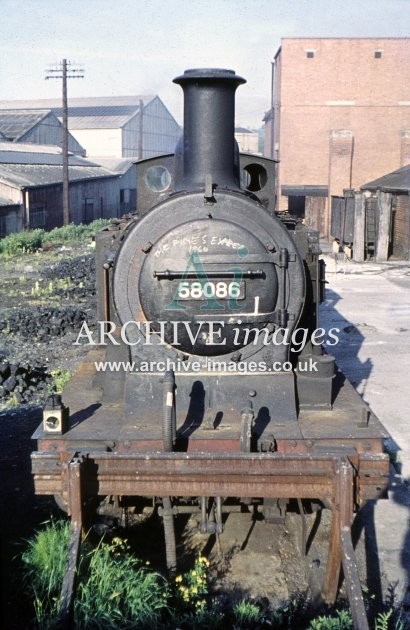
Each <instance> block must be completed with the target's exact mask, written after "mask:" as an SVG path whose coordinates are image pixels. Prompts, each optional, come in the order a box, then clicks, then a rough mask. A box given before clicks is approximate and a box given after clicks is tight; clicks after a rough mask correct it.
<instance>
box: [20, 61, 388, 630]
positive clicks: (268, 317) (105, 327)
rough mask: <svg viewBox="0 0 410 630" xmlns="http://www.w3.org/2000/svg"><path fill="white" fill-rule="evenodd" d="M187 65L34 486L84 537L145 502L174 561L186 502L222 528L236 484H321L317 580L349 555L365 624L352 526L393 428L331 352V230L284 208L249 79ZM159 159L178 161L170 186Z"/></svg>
mask: <svg viewBox="0 0 410 630" xmlns="http://www.w3.org/2000/svg"><path fill="white" fill-rule="evenodd" d="M175 82H176V83H177V84H179V85H180V86H181V87H182V89H183V91H184V132H183V137H182V138H181V141H180V142H179V143H178V145H177V147H176V150H175V155H174V156H173V158H172V160H173V166H171V158H170V156H159V157H156V158H151V159H149V160H142V161H139V162H138V163H137V176H138V182H139V189H138V204H139V214H138V213H137V214H135V215H131V216H126V217H124V218H123V219H122V220H119V221H118V220H117V221H115V222H114V223H113V224H112V225H110V226H108V227H106V228H104V229H103V230H102V231H101V232H99V233H98V234H97V237H96V270H97V302H98V304H97V309H98V312H97V321H98V326H97V333H94V332H92V331H91V330H90V329H89V327H88V325H87V324H86V323H84V324H83V328H82V330H81V332H80V334H79V336H78V339H77V341H76V343H77V344H80V343H88V344H89V345H90V346H91V348H90V352H89V355H88V357H87V359H86V360H85V361H84V363H83V364H82V365H81V366H80V368H79V369H78V371H77V373H76V374H75V375H74V377H73V378H72V380H71V381H70V383H69V385H68V386H67V388H66V390H65V391H64V393H63V401H64V405H65V408H67V407H68V408H69V410H70V417H69V422H67V423H66V425H63V423H59V424H58V425H56V426H57V428H56V429H54V431H53V432H51V431H49V430H48V428H47V426H48V425H47V423H43V424H42V425H41V426H40V427H39V429H38V430H37V432H36V433H35V435H34V437H35V438H36V439H37V444H38V450H37V451H36V452H35V453H33V456H32V469H33V474H34V483H35V489H36V492H37V493H39V494H41V493H46V494H53V495H56V496H57V498H58V502H59V504H60V505H65V506H66V508H67V509H68V511H69V512H70V514H71V515H72V523H73V541H75V540H79V535H78V528H79V527H81V526H82V525H83V523H84V520H85V519H86V518H89V519H91V518H92V517H93V516H94V513H93V512H92V510H91V506H92V505H94V506H95V504H96V503H98V504H99V506H98V513H99V514H100V516H101V515H102V514H109V515H110V518H113V517H116V518H117V519H118V522H119V523H120V522H123V521H124V518H125V517H124V514H125V513H126V514H127V518H126V519H125V520H128V521H129V520H130V519H132V516H133V515H138V514H139V513H140V511H141V510H142V507H141V505H143V504H144V501H145V502H148V503H149V504H150V505H151V506H152V505H153V506H154V508H155V509H154V513H155V515H160V516H161V517H162V519H163V525H164V533H165V547H166V561H167V566H168V568H169V569H170V570H171V571H172V570H174V569H175V566H176V563H177V557H176V543H175V531H174V514H175V513H177V511H178V506H179V505H181V504H183V505H184V510H185V511H189V510H190V509H192V512H198V511H199V513H200V514H201V524H200V529H201V531H202V532H209V533H216V535H218V533H219V532H221V531H222V530H223V526H224V521H223V515H224V511H225V510H226V513H228V507H229V506H226V503H225V501H226V498H227V497H230V500H231V501H232V500H234V501H236V503H237V504H238V505H240V506H241V508H240V509H243V510H249V509H255V512H256V510H258V511H260V512H261V513H262V514H263V516H264V518H265V519H266V520H267V521H270V520H271V519H283V518H284V514H285V512H286V506H287V505H288V504H289V505H290V504H291V502H290V500H291V499H297V500H298V505H302V503H301V501H302V500H304V501H305V500H310V501H311V500H313V501H319V505H320V506H321V508H322V509H324V508H325V507H326V508H330V509H331V510H332V528H331V534H330V542H329V552H328V564H327V570H326V575H325V578H324V583H323V588H322V595H323V597H324V599H325V600H326V601H334V599H335V597H336V594H337V589H338V584H339V573H340V568H341V563H342V561H343V564H344V567H345V569H346V567H347V568H348V570H345V578H346V580H347V586H348V588H347V592H348V596H349V599H350V602H351V605H352V608H353V613H354V619H361V622H360V623H361V625H360V628H361V629H363V628H365V627H366V626H365V625H364V622H363V619H365V612H364V605H363V601H362V600H361V598H360V584H359V582H358V577H357V570H356V565H355V564H354V551H353V547H352V541H351V537H350V533H349V532H350V526H351V523H352V519H353V513H354V511H355V510H358V509H359V508H360V507H361V506H362V505H364V504H365V503H366V501H367V500H368V499H375V498H377V497H380V496H383V495H384V493H385V491H386V487H387V483H388V473H389V459H388V456H387V455H385V454H384V438H385V437H386V436H387V434H386V431H385V430H384V428H383V426H382V425H381V424H380V422H379V421H378V420H377V418H376V417H375V416H374V414H373V413H372V412H371V411H370V410H369V409H368V407H367V405H366V403H365V402H364V401H363V400H362V398H361V397H360V396H359V395H358V393H357V392H356V391H355V390H354V388H353V387H352V385H351V384H350V383H349V382H348V381H347V380H346V379H345V378H344V376H343V375H342V374H341V372H340V371H339V370H338V369H337V368H336V366H335V359H334V357H333V356H332V355H331V354H329V353H328V352H326V350H329V347H330V348H331V346H332V345H335V344H336V343H337V341H338V336H337V333H338V332H339V330H338V329H337V328H332V329H331V330H329V331H328V332H327V334H326V331H325V330H324V329H323V328H320V327H319V304H320V303H321V301H322V300H323V296H324V284H325V278H324V264H323V262H322V261H321V260H320V258H319V256H320V253H321V252H320V248H319V234H318V232H316V231H315V230H312V229H311V228H310V227H309V226H308V225H305V224H304V223H302V222H301V221H299V220H296V219H292V218H291V217H289V216H288V215H283V214H282V215H280V214H278V215H277V214H276V213H275V212H274V210H273V207H274V180H275V163H274V162H273V161H272V160H268V159H266V158H261V157H255V156H244V155H239V152H238V147H237V145H236V142H235V137H234V111H235V110H234V103H235V91H236V89H237V87H238V86H239V85H241V84H243V83H244V82H245V81H244V79H242V77H240V76H238V75H236V74H235V72H234V71H233V70H225V69H209V68H203V69H193V70H187V71H185V73H184V74H183V75H181V76H179V77H177V78H176V79H175ZM241 165H242V168H243V169H244V171H245V174H246V177H242V180H241V173H240V169H241ZM152 169H154V170H155V169H157V170H156V171H155V172H157V171H158V172H160V173H165V171H166V172H167V174H168V176H167V178H166V179H164V185H163V186H160V187H157V188H158V189H157V190H154V189H153V187H152V186H151V187H150V186H149V181H150V180H149V178H148V176H147V174H148V172H151V173H152V172H153V171H152ZM241 181H242V182H243V183H242V186H241ZM144 186H145V188H144ZM217 365H218V366H219V367H218V369H213V368H212V366H217ZM158 366H160V369H158ZM198 366H199V369H198ZM208 367H209V369H208ZM146 368H148V369H146ZM219 368H221V369H219ZM62 404H63V403H62ZM53 410H55V409H54V407H53ZM55 413H57V411H56V410H55ZM136 497H138V500H137V499H136ZM252 506H253V507H252ZM73 544H74V543H73ZM346 562H348V564H346ZM67 599H69V598H68V597H67V594H66V597H65V601H66V600H67ZM362 622H363V623H362ZM357 627H359V626H357Z"/></svg>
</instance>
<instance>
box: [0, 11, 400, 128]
mask: <svg viewBox="0 0 410 630" xmlns="http://www.w3.org/2000/svg"><path fill="white" fill-rule="evenodd" d="M0 25H1V27H0V33H1V37H0V99H12V98H13V99H14V98H16V99H18V98H48V97H50V98H51V97H59V96H60V94H61V84H60V82H59V81H45V80H44V76H45V72H44V71H45V70H46V68H47V67H49V66H50V65H51V64H53V63H56V62H58V61H59V60H61V59H62V58H63V57H66V58H68V59H70V60H73V61H74V62H77V63H78V64H79V65H80V66H82V67H84V69H85V78H84V79H81V80H72V81H70V82H69V96H70V95H72V96H106V95H126V94H141V93H145V94H159V95H160V97H161V98H162V100H163V101H164V102H165V104H166V105H167V107H168V108H169V109H170V111H171V112H172V114H173V115H174V116H175V117H176V118H177V120H178V121H179V122H181V119H182V98H181V95H182V92H181V89H180V88H179V87H178V86H176V85H174V84H173V83H172V79H173V78H174V77H175V76H177V75H178V74H181V73H182V72H183V70H185V69H186V68H192V67H201V66H206V67H209V66H217V67H225V68H233V69H234V70H236V72H237V73H238V74H241V75H242V76H243V77H245V78H246V79H247V81H248V83H247V84H246V85H245V86H243V87H240V88H239V89H238V93H237V95H238V96H237V124H240V125H245V126H255V127H257V126H260V125H261V118H262V116H263V113H264V111H266V110H267V109H268V108H269V105H270V76H271V63H270V62H271V61H272V59H273V56H274V54H275V52H276V50H277V48H278V47H279V45H280V40H281V38H282V37H408V36H409V35H410V0H344V1H341V0H327V1H325V0H190V1H189V0H0Z"/></svg>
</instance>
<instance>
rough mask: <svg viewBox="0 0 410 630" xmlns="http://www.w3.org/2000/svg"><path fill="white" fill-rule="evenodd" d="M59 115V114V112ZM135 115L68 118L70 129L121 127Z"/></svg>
mask: <svg viewBox="0 0 410 630" xmlns="http://www.w3.org/2000/svg"><path fill="white" fill-rule="evenodd" d="M57 115H58V114H57ZM134 115H135V111H134V112H133V114H132V115H131V116H93V115H91V114H90V115H89V116H71V114H69V118H68V128H69V129H73V130H76V129H120V128H121V127H123V126H124V125H125V124H126V123H127V122H128V121H129V120H130V118H132V117H133V116H134Z"/></svg>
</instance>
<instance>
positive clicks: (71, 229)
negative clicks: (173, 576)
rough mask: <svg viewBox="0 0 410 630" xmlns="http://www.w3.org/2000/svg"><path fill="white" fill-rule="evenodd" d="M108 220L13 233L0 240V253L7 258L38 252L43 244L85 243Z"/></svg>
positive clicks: (106, 223) (107, 222)
mask: <svg viewBox="0 0 410 630" xmlns="http://www.w3.org/2000/svg"><path fill="white" fill-rule="evenodd" d="M109 222H110V221H109V220H108V219H97V220H96V221H93V222H92V223H89V224H88V225H84V224H82V223H80V224H78V225H75V224H74V223H71V224H70V225H66V226H64V227H60V228H54V229H53V230H51V231H50V232H46V231H45V230H41V229H35V230H27V231H25V232H15V233H13V234H9V235H8V236H5V237H4V238H2V239H0V253H2V254H6V255H8V256H13V255H15V254H28V253H33V252H36V251H37V250H39V249H40V248H41V247H42V246H43V244H45V243H68V242H79V241H87V240H88V239H89V238H91V237H92V236H93V235H94V234H95V233H96V232H98V230H101V229H102V228H103V227H104V226H106V225H108V224H109Z"/></svg>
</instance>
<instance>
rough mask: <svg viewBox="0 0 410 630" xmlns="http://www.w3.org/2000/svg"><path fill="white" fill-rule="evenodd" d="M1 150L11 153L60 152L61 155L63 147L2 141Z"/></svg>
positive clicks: (0, 143)
mask: <svg viewBox="0 0 410 630" xmlns="http://www.w3.org/2000/svg"><path fill="white" fill-rule="evenodd" d="M0 151H9V152H10V153H59V154H60V155H61V147H59V146H57V145H55V144H31V143H28V142H27V143H24V142H19V143H18V144H16V143H15V142H0Z"/></svg>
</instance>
